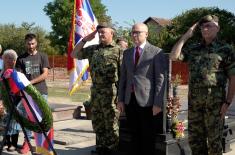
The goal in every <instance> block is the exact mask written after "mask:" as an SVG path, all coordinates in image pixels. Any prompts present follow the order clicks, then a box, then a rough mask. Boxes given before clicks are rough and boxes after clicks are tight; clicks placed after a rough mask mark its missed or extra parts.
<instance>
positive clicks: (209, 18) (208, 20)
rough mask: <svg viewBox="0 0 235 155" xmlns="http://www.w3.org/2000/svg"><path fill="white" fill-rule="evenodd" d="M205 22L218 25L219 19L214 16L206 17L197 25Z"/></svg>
mask: <svg viewBox="0 0 235 155" xmlns="http://www.w3.org/2000/svg"><path fill="white" fill-rule="evenodd" d="M207 22H215V23H217V24H218V22H219V18H218V17H217V16H216V15H206V16H204V17H202V18H201V19H200V20H199V25H202V24H203V23H207Z"/></svg>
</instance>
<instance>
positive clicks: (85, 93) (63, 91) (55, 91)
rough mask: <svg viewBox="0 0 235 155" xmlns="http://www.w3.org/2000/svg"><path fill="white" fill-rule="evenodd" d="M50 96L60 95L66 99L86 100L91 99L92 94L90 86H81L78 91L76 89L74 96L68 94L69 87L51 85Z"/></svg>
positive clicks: (73, 100)
mask: <svg viewBox="0 0 235 155" xmlns="http://www.w3.org/2000/svg"><path fill="white" fill-rule="evenodd" d="M48 94H49V98H50V97H53V98H56V97H60V98H64V99H71V101H72V102H84V101H86V100H88V99H89V96H90V88H89V87H81V88H80V89H79V90H78V91H76V92H75V93H74V94H73V95H72V96H69V94H68V88H61V87H56V86H53V87H49V88H48Z"/></svg>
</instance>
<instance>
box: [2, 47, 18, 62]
mask: <svg viewBox="0 0 235 155" xmlns="http://www.w3.org/2000/svg"><path fill="white" fill-rule="evenodd" d="M5 57H8V58H12V59H13V60H16V59H17V57H18V55H17V53H16V52H15V51H14V50H13V49H8V50H5V51H4V52H3V55H2V58H3V59H4V58H5Z"/></svg>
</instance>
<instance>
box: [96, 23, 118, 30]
mask: <svg viewBox="0 0 235 155" xmlns="http://www.w3.org/2000/svg"><path fill="white" fill-rule="evenodd" d="M102 28H111V29H114V28H113V25H112V24H111V23H107V22H102V23H99V24H98V25H97V27H96V29H97V30H98V29H102Z"/></svg>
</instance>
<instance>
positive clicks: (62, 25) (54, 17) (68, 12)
mask: <svg viewBox="0 0 235 155" xmlns="http://www.w3.org/2000/svg"><path fill="white" fill-rule="evenodd" d="M73 4H74V0H66V1H64V0H55V1H53V2H49V3H48V4H47V5H46V6H45V7H44V11H45V12H46V15H48V16H49V18H50V20H51V22H52V30H53V31H52V32H50V35H49V38H50V40H51V44H52V46H54V47H57V48H58V49H59V53H60V54H64V53H66V52H67V43H68V40H69V32H70V28H71V16H72V12H73ZM90 4H91V6H92V9H93V12H94V14H95V16H96V18H97V20H98V21H100V22H104V21H108V22H110V21H111V18H110V17H109V16H107V15H106V11H107V9H106V7H105V6H104V5H103V4H102V3H101V0H90Z"/></svg>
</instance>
